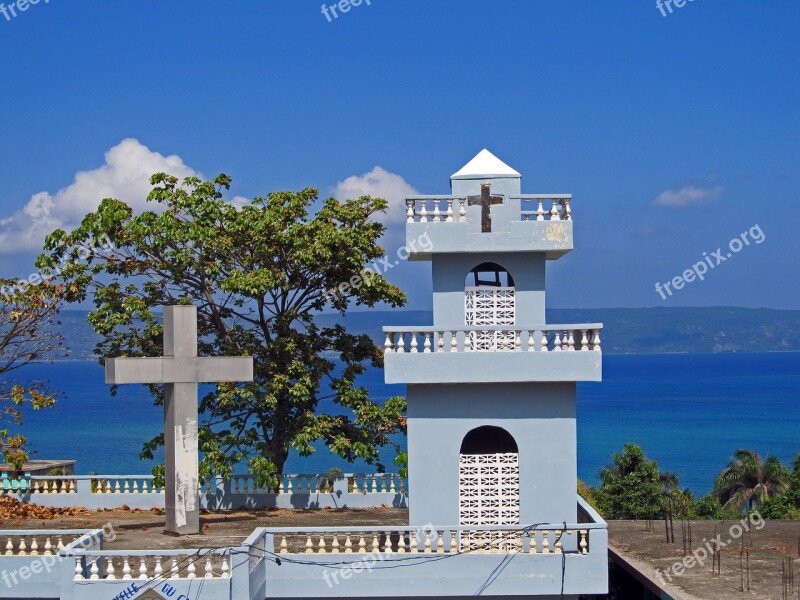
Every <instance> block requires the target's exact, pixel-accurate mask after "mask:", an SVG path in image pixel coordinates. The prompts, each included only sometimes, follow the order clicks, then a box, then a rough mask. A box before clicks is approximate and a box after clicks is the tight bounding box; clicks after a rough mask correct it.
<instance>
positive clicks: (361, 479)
mask: <svg viewBox="0 0 800 600" xmlns="http://www.w3.org/2000/svg"><path fill="white" fill-rule="evenodd" d="M338 479H341V480H343V481H344V482H345V483H346V487H344V485H345V484H343V487H342V490H345V489H346V490H347V491H348V493H354V494H377V493H392V494H393V493H400V494H402V493H405V491H406V485H405V481H404V479H403V478H402V477H400V476H399V475H398V474H397V473H345V474H341V475H336V474H286V475H280V476H279V481H278V485H277V486H276V487H267V486H262V485H258V483H257V482H256V479H255V478H254V477H253V476H252V475H232V476H231V477H230V479H229V480H228V482H227V483H222V485H223V489H224V490H225V491H226V492H229V493H232V494H246V495H264V494H278V495H292V494H332V493H333V492H334V484H335V481H336V480H338ZM221 481H222V480H221V479H220V478H216V477H214V478H210V479H207V480H205V481H204V482H202V484H201V486H200V493H201V495H205V494H212V495H213V494H215V493H216V492H217V485H218V484H219V483H220V482H221ZM3 493H6V494H8V493H14V494H18V495H22V496H25V495H36V496H41V495H49V494H76V495H78V494H100V495H110V496H114V495H119V494H164V488H163V487H161V486H157V485H156V484H155V478H154V477H153V476H152V475H59V476H52V477H51V476H33V477H26V478H22V479H10V478H4V479H0V494H3Z"/></svg>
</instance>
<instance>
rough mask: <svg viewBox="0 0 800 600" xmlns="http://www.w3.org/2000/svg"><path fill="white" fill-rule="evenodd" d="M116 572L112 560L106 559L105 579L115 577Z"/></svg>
mask: <svg viewBox="0 0 800 600" xmlns="http://www.w3.org/2000/svg"><path fill="white" fill-rule="evenodd" d="M116 578H117V574H116V571H114V561H112V560H111V559H110V558H109V559H108V560H107V561H106V579H116Z"/></svg>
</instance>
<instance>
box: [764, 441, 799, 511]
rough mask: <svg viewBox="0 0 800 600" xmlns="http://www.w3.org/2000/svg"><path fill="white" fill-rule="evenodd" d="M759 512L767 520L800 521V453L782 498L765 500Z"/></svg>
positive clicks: (794, 461)
mask: <svg viewBox="0 0 800 600" xmlns="http://www.w3.org/2000/svg"><path fill="white" fill-rule="evenodd" d="M759 511H760V512H761V515H762V516H763V517H765V518H767V519H794V520H800V452H798V453H797V454H796V455H795V457H794V460H793V461H792V473H791V475H790V476H789V482H788V488H787V489H786V491H785V492H784V493H783V494H781V495H780V496H775V497H773V498H768V499H767V500H764V502H763V503H762V504H761V506H760V507H759Z"/></svg>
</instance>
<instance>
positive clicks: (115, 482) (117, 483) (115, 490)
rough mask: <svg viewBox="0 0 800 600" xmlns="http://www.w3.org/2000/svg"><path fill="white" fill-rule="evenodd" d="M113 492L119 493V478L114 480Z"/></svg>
mask: <svg viewBox="0 0 800 600" xmlns="http://www.w3.org/2000/svg"><path fill="white" fill-rule="evenodd" d="M114 493H115V494H119V493H120V491H119V479H116V480H114Z"/></svg>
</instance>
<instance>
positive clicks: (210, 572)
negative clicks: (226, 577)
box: [203, 556, 214, 579]
mask: <svg viewBox="0 0 800 600" xmlns="http://www.w3.org/2000/svg"><path fill="white" fill-rule="evenodd" d="M204 571H205V575H203V578H204V579H213V578H214V568H213V567H212V566H211V556H208V557H207V558H206V566H205V569H204Z"/></svg>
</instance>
